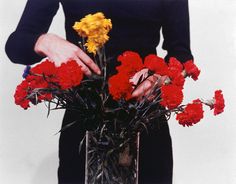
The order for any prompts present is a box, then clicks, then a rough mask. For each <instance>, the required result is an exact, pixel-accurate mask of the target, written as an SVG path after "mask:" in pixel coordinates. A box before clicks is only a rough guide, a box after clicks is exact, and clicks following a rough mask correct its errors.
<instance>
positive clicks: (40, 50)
mask: <svg viewBox="0 0 236 184" xmlns="http://www.w3.org/2000/svg"><path fill="white" fill-rule="evenodd" d="M54 37H56V35H54V34H51V33H46V34H42V35H41V36H39V37H38V39H37V41H36V43H35V46H34V51H35V52H36V53H37V54H39V55H41V56H48V54H49V53H50V45H51V43H52V40H53V39H54Z"/></svg>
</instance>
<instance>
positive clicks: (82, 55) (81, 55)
mask: <svg viewBox="0 0 236 184" xmlns="http://www.w3.org/2000/svg"><path fill="white" fill-rule="evenodd" d="M77 56H78V57H79V58H80V60H81V61H82V62H84V63H85V64H86V65H87V66H88V67H89V68H90V69H92V70H93V71H94V72H95V73H96V74H98V75H100V74H101V70H100V69H99V67H98V66H97V65H96V64H95V63H94V62H93V60H92V59H91V58H90V57H89V56H88V55H87V54H86V53H84V52H83V51H82V50H81V49H79V50H78V51H77Z"/></svg>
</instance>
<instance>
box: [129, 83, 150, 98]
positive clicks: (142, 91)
mask: <svg viewBox="0 0 236 184" xmlns="http://www.w3.org/2000/svg"><path fill="white" fill-rule="evenodd" d="M151 87H152V83H151V82H150V81H149V80H145V81H144V82H143V83H142V84H140V85H139V86H138V88H137V89H136V90H135V91H134V92H133V94H132V96H133V97H139V96H142V95H143V94H145V92H146V91H147V90H149V89H150V88H151Z"/></svg>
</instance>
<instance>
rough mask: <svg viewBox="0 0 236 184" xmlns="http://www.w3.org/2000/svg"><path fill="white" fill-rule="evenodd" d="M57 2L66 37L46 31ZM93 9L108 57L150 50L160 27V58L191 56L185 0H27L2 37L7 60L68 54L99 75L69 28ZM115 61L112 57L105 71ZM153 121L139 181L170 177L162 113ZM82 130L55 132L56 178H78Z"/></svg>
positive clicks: (68, 117)
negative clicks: (103, 27) (106, 29)
mask: <svg viewBox="0 0 236 184" xmlns="http://www.w3.org/2000/svg"><path fill="white" fill-rule="evenodd" d="M59 3H61V4H62V7H63V10H64V13H65V29H66V39H63V38H61V37H59V36H57V35H55V34H50V33H47V31H48V29H49V26H50V24H51V22H52V19H53V16H54V15H55V14H56V12H57V10H58V7H59ZM99 11H100V12H103V13H104V14H105V16H106V17H108V18H110V19H112V23H113V28H112V31H111V32H110V40H109V42H108V43H107V44H106V54H107V55H108V57H109V56H111V57H116V56H118V55H119V54H121V53H122V52H123V51H126V50H132V51H136V52H138V53H139V54H140V55H141V56H143V57H144V56H146V55H148V54H151V53H156V46H157V45H158V43H159V40H160V29H161V28H162V33H163V36H164V43H163V49H165V50H167V52H168V54H167V56H166V57H165V59H166V61H168V59H169V58H170V57H172V56H173V57H176V58H177V59H178V60H180V61H181V62H185V61H187V60H189V59H193V57H192V54H191V51H190V38H189V15H188V1H187V0H60V1H59V0H28V2H27V5H26V7H25V10H24V13H23V15H22V17H21V19H20V22H19V24H18V26H17V28H16V30H15V32H13V33H12V34H11V35H10V37H9V39H8V41H7V43H6V53H7V54H8V56H9V58H10V60H11V61H12V62H14V63H19V64H24V65H30V64H34V63H37V62H40V60H41V59H42V58H43V57H46V56H47V57H49V58H50V60H52V61H54V62H55V63H56V65H57V66H59V65H60V64H61V63H62V62H65V61H67V60H68V59H74V60H76V61H77V62H78V64H79V65H81V66H82V70H83V72H84V74H85V75H90V74H91V73H92V72H93V73H96V74H98V75H99V74H100V72H101V71H100V69H99V68H98V66H97V65H96V64H94V62H93V61H92V59H91V58H90V57H89V56H88V55H86V54H85V53H84V52H83V51H82V50H81V49H80V48H79V47H78V46H77V43H78V41H79V37H78V35H77V33H76V32H75V31H74V30H73V28H72V26H73V24H74V22H75V21H78V20H80V19H81V18H82V17H84V16H85V15H87V14H93V13H96V12H99ZM116 64H117V63H112V66H110V68H109V71H110V73H113V72H114V69H115V66H116ZM142 72H144V71H142ZM154 80H156V79H154V78H151V79H150V80H146V81H145V82H144V83H143V85H142V86H140V87H139V88H138V89H137V90H136V91H135V92H134V94H133V95H134V97H140V96H142V95H143V94H145V92H146V91H148V89H150V88H151V86H152V84H153V81H154ZM76 117H77V114H76V113H75V112H71V111H66V113H65V116H64V119H63V125H62V126H65V125H66V124H68V123H70V122H72V121H73V120H74V119H76ZM156 121H158V120H156ZM156 124H157V122H156ZM158 127H160V128H156V129H155V130H153V132H151V133H150V135H142V138H141V150H140V184H154V183H155V184H171V183H172V168H173V161H172V147H171V138H170V134H169V128H168V125H167V123H166V120H165V119H162V120H161V123H160V125H159V126H158ZM83 133H84V130H83V127H79V126H78V125H75V127H73V128H71V129H67V130H66V131H64V132H62V133H61V135H60V141H59V159H60V164H59V169H58V180H59V184H78V183H83V182H84V156H83V155H82V154H79V153H78V145H79V142H80V140H81V139H82V137H83Z"/></svg>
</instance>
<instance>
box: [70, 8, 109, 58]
mask: <svg viewBox="0 0 236 184" xmlns="http://www.w3.org/2000/svg"><path fill="white" fill-rule="evenodd" d="M111 28H112V23H111V19H106V18H105V16H104V14H103V13H101V12H98V13H95V14H93V15H92V14H89V15H86V16H85V17H84V18H82V19H81V20H80V22H75V24H74V26H73V29H74V30H75V31H76V32H77V33H78V34H79V35H80V36H81V37H87V38H88V39H87V43H86V44H85V46H86V47H87V50H88V52H89V53H93V54H96V51H97V50H98V49H99V48H101V47H102V46H103V45H104V44H105V43H106V42H107V41H108V40H109V36H108V35H107V34H108V32H109V31H110V30H111Z"/></svg>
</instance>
